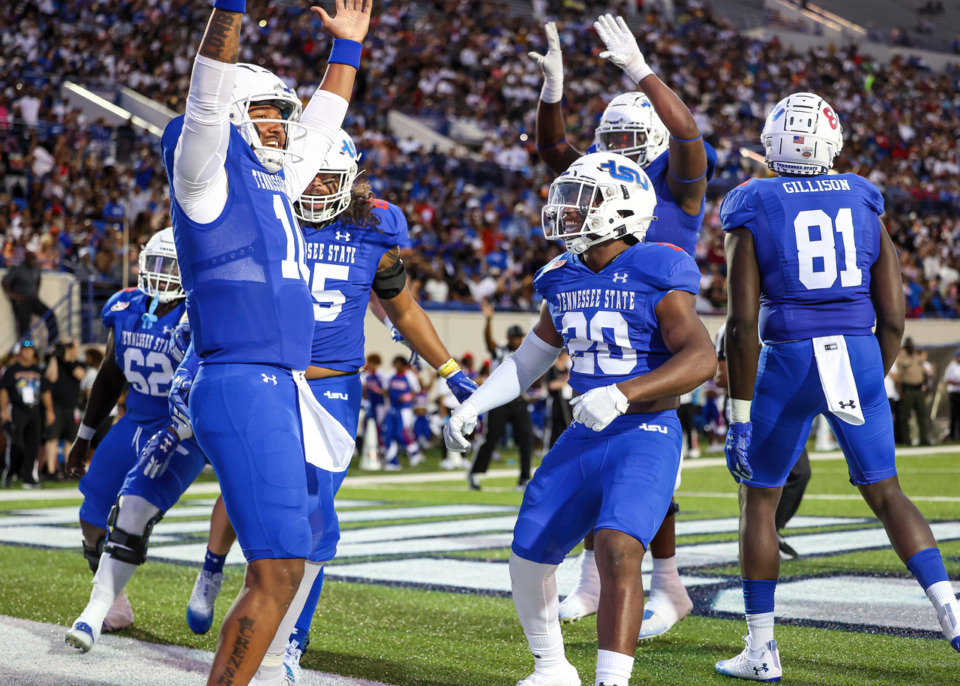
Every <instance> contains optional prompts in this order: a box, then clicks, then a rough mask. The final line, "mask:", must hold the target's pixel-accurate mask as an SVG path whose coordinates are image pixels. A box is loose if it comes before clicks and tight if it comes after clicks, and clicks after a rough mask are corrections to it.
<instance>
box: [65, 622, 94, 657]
mask: <svg viewBox="0 0 960 686" xmlns="http://www.w3.org/2000/svg"><path fill="white" fill-rule="evenodd" d="M98 638H100V630H99V629H94V628H93V627H92V626H90V625H89V624H87V623H86V622H82V621H80V620H79V619H78V620H77V621H75V622H74V623H73V626H72V627H70V629H69V630H68V631H67V635H66V638H65V639H64V640H65V641H66V643H67V645H69V646H73V647H74V648H76V649H77V650H82V651H83V652H85V653H89V652H90V649H91V648H93V644H94V643H96V642H97V639H98Z"/></svg>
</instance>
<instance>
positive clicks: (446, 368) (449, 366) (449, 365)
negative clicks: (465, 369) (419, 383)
mask: <svg viewBox="0 0 960 686" xmlns="http://www.w3.org/2000/svg"><path fill="white" fill-rule="evenodd" d="M459 371H460V365H459V364H457V361H456V360H455V359H453V358H452V357H451V358H450V359H449V360H447V361H446V362H444V363H443V364H442V365H440V366H439V367H437V374H439V375H440V376H442V377H443V378H444V379H448V378H450V377H451V376H453V375H454V374H456V373H457V372H459Z"/></svg>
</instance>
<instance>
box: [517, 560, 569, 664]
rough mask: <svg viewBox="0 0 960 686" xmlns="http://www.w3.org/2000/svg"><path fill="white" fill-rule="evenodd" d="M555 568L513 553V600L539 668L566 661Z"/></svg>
mask: <svg viewBox="0 0 960 686" xmlns="http://www.w3.org/2000/svg"><path fill="white" fill-rule="evenodd" d="M556 572H557V565H548V564H541V563H539V562H531V561H530V560H524V559H523V558H522V557H519V556H517V555H516V553H512V552H511V553H510V582H511V586H512V589H513V604H514V606H515V607H516V608H517V616H518V617H519V618H520V625H521V626H522V627H523V633H524V634H525V635H526V637H527V643H528V644H529V645H530V652H532V653H533V659H534V662H535V663H536V666H537V670H550V669H553V668H556V667H559V666H561V665H563V664H565V663H566V662H567V658H566V656H565V655H564V652H563V635H562V634H561V633H560V596H558V595H557V577H556Z"/></svg>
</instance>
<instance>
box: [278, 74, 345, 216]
mask: <svg viewBox="0 0 960 686" xmlns="http://www.w3.org/2000/svg"><path fill="white" fill-rule="evenodd" d="M348 105H349V103H348V102H347V101H346V100H344V99H343V98H341V97H340V96H339V95H337V94H336V93H330V92H329V91H325V90H320V89H317V92H316V93H314V95H313V97H312V98H310V102H308V103H307V106H306V107H305V108H304V110H303V114H302V115H301V117H300V123H301V124H303V126H304V128H305V129H306V135H304V136H301V137H299V138H295V139H294V140H291V141H290V144H289V145H290V150H291V151H292V152H294V153H295V154H294V155H292V156H291V157H293V160H292V161H290V162H288V163H287V165H286V166H285V167H284V168H283V176H284V179H285V180H286V184H287V197H289V198H290V201H291V202H293V201H295V200H297V199H299V198H300V194H301V193H303V191H304V189H305V188H306V187H307V186H309V185H310V182H311V181H313V177H314V176H316V175H317V170H319V169H320V167H321V165H322V164H323V158H325V157H326V156H327V152H329V150H330V146H331V145H332V144H333V138H334V136H336V135H337V131H339V130H340V127H341V126H342V125H343V118H344V117H345V116H347V106H348ZM292 128H296V127H292Z"/></svg>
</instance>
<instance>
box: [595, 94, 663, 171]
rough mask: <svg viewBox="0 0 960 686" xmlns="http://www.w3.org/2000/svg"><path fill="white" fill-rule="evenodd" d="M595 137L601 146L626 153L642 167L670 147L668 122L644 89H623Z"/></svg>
mask: <svg viewBox="0 0 960 686" xmlns="http://www.w3.org/2000/svg"><path fill="white" fill-rule="evenodd" d="M594 140H595V142H596V144H597V149H598V150H600V151H603V152H611V153H617V154H618V155H624V156H625V157H629V158H630V159H631V160H633V161H634V162H636V163H637V164H639V165H640V166H641V167H647V166H649V165H650V164H651V163H653V161H654V160H655V159H657V158H658V157H659V156H660V155H662V154H663V153H664V152H665V151H666V150H667V148H669V147H670V135H669V132H668V131H667V128H666V126H664V124H663V122H662V121H661V120H660V117H659V116H658V115H657V113H656V110H654V109H653V105H652V104H651V103H650V100H649V99H648V98H647V97H646V96H645V95H644V94H642V93H624V94H622V95H618V96H617V97H616V98H614V99H613V100H611V101H610V104H609V105H607V108H606V109H605V110H604V111H603V116H602V117H601V119H600V125H599V126H597V129H596V131H595V132H594Z"/></svg>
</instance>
